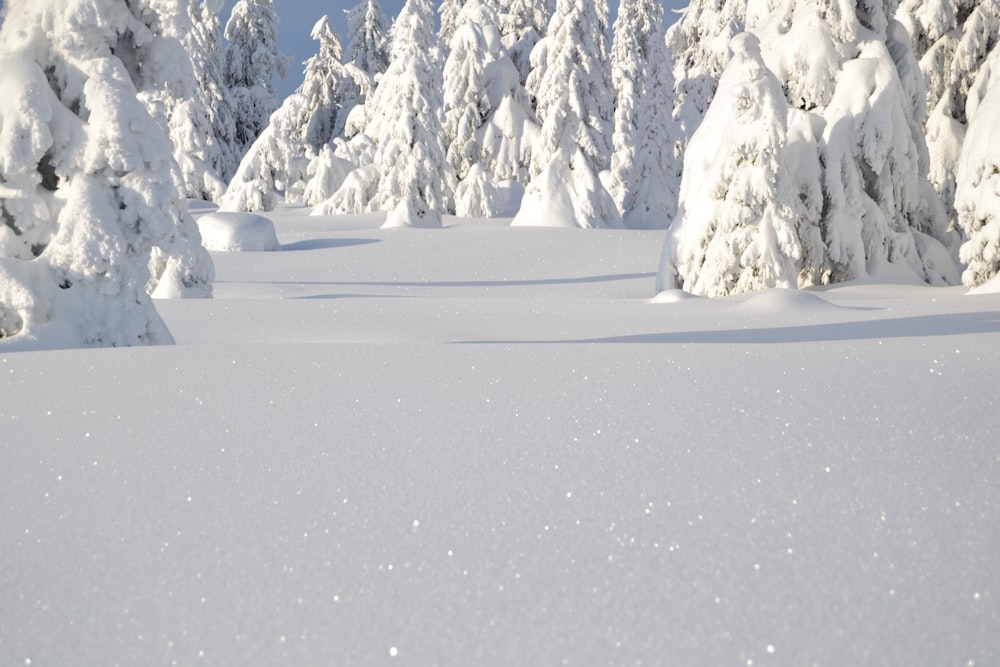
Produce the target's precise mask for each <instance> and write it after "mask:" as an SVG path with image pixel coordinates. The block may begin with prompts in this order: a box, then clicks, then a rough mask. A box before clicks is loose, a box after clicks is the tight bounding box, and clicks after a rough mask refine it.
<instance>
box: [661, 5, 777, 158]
mask: <svg viewBox="0 0 1000 667" xmlns="http://www.w3.org/2000/svg"><path fill="white" fill-rule="evenodd" d="M786 4H790V3H786ZM747 5H748V0H692V1H691V4H690V5H688V7H687V9H685V10H684V15H683V16H682V17H681V19H680V20H679V21H678V22H677V23H675V24H674V25H673V26H671V27H670V29H669V30H668V31H667V45H668V46H669V47H670V52H671V53H672V54H673V57H674V63H675V65H674V79H675V83H674V88H675V91H676V99H677V102H676V117H677V120H678V122H679V123H680V128H681V132H682V134H683V137H684V140H685V142H686V140H687V139H689V138H690V137H691V135H692V134H694V131H695V130H696V129H698V125H699V124H701V119H702V117H703V116H704V115H705V112H706V111H707V110H708V105H709V104H710V103H711V102H712V98H713V97H714V96H715V89H716V86H717V85H718V82H719V77H721V76H722V70H723V69H725V67H726V64H728V62H729V59H730V58H731V57H732V54H731V52H730V49H729V44H730V41H731V40H732V38H733V37H735V36H736V35H738V34H739V33H741V32H743V30H744V27H745V22H746V12H747Z"/></svg>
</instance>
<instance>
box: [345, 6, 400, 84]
mask: <svg viewBox="0 0 1000 667" xmlns="http://www.w3.org/2000/svg"><path fill="white" fill-rule="evenodd" d="M390 25H391V22H390V21H389V17H387V16H386V15H385V12H384V11H382V5H380V4H379V2H378V0H363V2H361V4H359V5H356V6H355V7H354V8H353V9H350V10H348V11H347V36H348V40H347V48H346V49H345V54H344V55H345V57H346V58H347V60H348V61H349V62H352V63H354V64H355V65H357V66H358V68H359V69H361V70H362V71H363V72H365V73H366V74H368V75H369V76H370V77H372V78H373V79H374V78H376V77H377V76H378V75H380V74H381V73H382V72H384V71H385V70H386V69H387V68H388V67H389V27H390Z"/></svg>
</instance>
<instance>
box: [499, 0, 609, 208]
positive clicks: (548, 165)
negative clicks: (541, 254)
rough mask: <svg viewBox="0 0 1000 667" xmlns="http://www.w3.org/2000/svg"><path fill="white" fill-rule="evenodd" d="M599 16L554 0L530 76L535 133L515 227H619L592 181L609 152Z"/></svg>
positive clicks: (599, 5)
mask: <svg viewBox="0 0 1000 667" xmlns="http://www.w3.org/2000/svg"><path fill="white" fill-rule="evenodd" d="M607 15H608V13H607V3H606V2H604V0H596V1H595V2H584V1H583V0H560V1H559V3H558V4H557V6H556V12H555V14H554V15H553V16H552V21H551V22H550V24H549V28H548V35H547V36H546V38H545V39H544V40H542V42H540V43H539V46H538V47H536V49H535V50H536V52H538V53H539V54H540V55H539V56H538V57H539V58H540V59H544V60H543V61H542V62H539V63H538V68H537V71H533V72H532V77H533V78H534V81H535V86H534V89H535V91H536V93H537V96H538V115H539V117H540V118H541V120H542V128H541V132H540V135H539V140H538V142H537V143H536V146H535V147H534V149H533V151H532V156H531V161H532V162H531V171H532V174H533V178H532V181H531V183H529V185H528V187H527V190H526V192H525V197H524V200H523V201H522V205H521V210H520V211H519V212H518V214H517V216H516V217H515V219H514V222H513V224H515V225H552V226H577V227H600V226H615V227H617V226H620V225H621V216H620V215H619V214H618V210H617V208H616V206H615V203H614V200H613V199H611V196H610V195H609V194H608V192H607V190H605V189H604V186H603V185H602V184H601V182H600V180H599V178H598V175H599V173H600V172H601V171H602V170H604V169H606V168H607V167H608V166H609V165H608V163H609V160H610V156H611V153H612V149H611V142H610V138H611V128H612V114H613V96H612V91H611V73H610V68H609V60H608V48H607V46H608V45H607V41H608V25H607ZM532 58H533V59H534V58H535V55H534V53H533V54H532Z"/></svg>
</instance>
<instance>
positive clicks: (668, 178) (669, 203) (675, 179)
mask: <svg viewBox="0 0 1000 667" xmlns="http://www.w3.org/2000/svg"><path fill="white" fill-rule="evenodd" d="M614 34H615V37H614V42H613V44H612V48H611V64H612V69H611V75H612V81H613V82H614V89H615V133H614V136H613V142H614V149H615V152H614V155H613V156H612V158H611V182H610V188H609V189H610V191H611V195H612V197H614V199H615V203H616V204H617V205H618V211H619V212H620V213H621V214H622V220H623V222H624V223H625V226H626V227H630V228H634V229H654V228H666V227H667V226H668V225H669V224H670V221H671V219H672V218H673V216H674V213H675V212H676V210H677V190H678V187H679V184H680V164H679V162H680V160H679V157H678V149H679V146H678V136H677V135H678V130H677V127H676V124H675V123H674V120H673V102H674V95H673V75H672V73H671V69H670V58H669V56H668V54H667V48H666V43H665V42H664V34H663V4H662V3H661V2H659V1H658V0H622V2H621V3H620V4H619V7H618V19H617V20H616V22H615V31H614Z"/></svg>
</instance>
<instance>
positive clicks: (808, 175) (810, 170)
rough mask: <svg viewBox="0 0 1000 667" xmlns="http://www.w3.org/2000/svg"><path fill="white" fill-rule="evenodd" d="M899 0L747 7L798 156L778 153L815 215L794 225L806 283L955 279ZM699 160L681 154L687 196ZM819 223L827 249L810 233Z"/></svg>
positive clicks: (763, 1) (808, 0)
mask: <svg viewBox="0 0 1000 667" xmlns="http://www.w3.org/2000/svg"><path fill="white" fill-rule="evenodd" d="M894 4H895V3H893V2H878V1H876V0H864V1H863V2H858V3H843V2H840V1H839V0H798V1H797V2H794V3H771V2H769V1H767V0H760V2H751V3H750V4H749V5H748V6H747V7H746V8H745V13H744V14H743V20H745V21H746V29H747V30H748V31H751V32H752V33H754V34H755V35H757V36H758V37H759V38H760V43H761V44H762V49H761V50H762V57H763V62H764V63H765V64H766V67H767V68H768V69H769V70H770V71H771V72H772V73H773V74H774V76H776V78H777V80H778V81H779V82H780V85H781V87H782V90H783V91H784V95H785V100H786V104H787V105H788V107H789V114H788V121H787V132H786V137H785V139H784V145H786V146H787V147H788V149H787V150H791V149H792V147H794V150H792V155H794V159H792V158H789V157H783V158H782V160H783V161H784V162H785V164H786V165H791V166H794V168H793V169H790V172H791V174H792V175H793V176H794V180H795V187H796V190H797V193H798V196H799V200H800V201H801V202H802V203H803V204H804V205H805V211H804V216H805V217H804V218H802V219H803V220H807V221H809V225H806V226H803V224H802V223H799V224H798V229H799V240H800V242H801V243H802V247H803V251H804V254H803V259H802V263H801V265H800V268H799V276H798V282H799V284H800V285H803V284H814V283H817V282H820V283H823V282H838V281H844V280H852V279H856V278H862V277H865V276H868V275H872V274H873V273H876V274H877V273H879V272H880V271H881V270H883V268H884V267H886V266H887V265H889V264H892V265H894V266H896V267H909V269H910V270H912V272H913V273H914V274H915V275H916V276H917V277H919V278H921V279H923V280H925V281H927V282H930V283H933V284H944V283H954V282H956V281H957V279H958V275H957V271H956V267H955V260H954V256H953V254H952V253H954V252H955V250H957V247H956V245H957V244H956V236H955V234H953V233H952V232H949V231H948V221H947V216H946V215H945V213H944V209H943V207H942V205H941V202H940V199H939V198H938V197H937V194H936V193H935V192H934V189H933V187H932V186H931V184H930V182H929V181H928V180H927V178H926V174H927V173H928V171H929V159H928V153H927V149H926V145H925V144H924V140H923V135H922V127H921V122H920V115H921V114H920V109H919V105H918V104H917V101H918V100H919V97H920V94H921V92H920V91H921V89H922V82H921V78H920V77H919V75H917V74H916V71H917V62H916V59H915V57H914V56H913V53H912V50H911V48H910V45H909V39H908V36H907V35H906V34H905V31H904V30H902V28H901V26H900V24H899V23H897V22H895V21H893V20H892V16H891V13H890V12H891V11H892V10H893V8H894ZM716 9H719V8H718V7H716ZM722 9H726V7H722ZM731 47H732V45H730V48H729V49H728V51H727V52H728V53H729V54H730V56H731V55H732V53H733V51H732V48H731ZM716 52H717V53H722V49H721V48H720V49H716ZM702 71H706V70H705V69H704V68H703V69H702ZM717 86H718V82H717V81H716V82H711V81H709V82H708V83H707V84H706V87H704V88H703V89H704V90H716V88H717ZM689 92H690V91H689ZM716 94H721V93H716ZM706 131H715V132H718V133H726V132H727V131H728V128H726V127H724V126H721V125H719V126H716V127H714V128H707V129H706ZM787 150H786V153H787ZM816 156H818V160H817V159H816ZM693 159H694V158H692V157H691V156H686V157H685V170H684V171H685V173H684V177H683V182H682V185H681V191H682V199H683V198H685V197H687V196H688V195H686V194H685V193H687V192H688V191H690V189H691V188H693V187H696V186H695V185H692V184H688V183H687V181H688V180H689V179H695V180H697V179H698V178H699V171H698V170H697V169H693V170H692V168H691V166H690V165H691V160H693ZM689 171H690V173H689ZM685 201H686V200H685ZM685 210H690V205H689V204H685ZM813 221H815V225H816V226H818V230H819V233H820V238H821V239H822V252H818V251H817V249H816V246H815V245H814V244H813V242H812V241H813V240H814V238H815V237H814V235H813V234H812V232H811V231H810V230H811V229H812V227H811V226H810V225H812V224H813ZM803 230H805V231H806V232H807V233H803Z"/></svg>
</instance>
